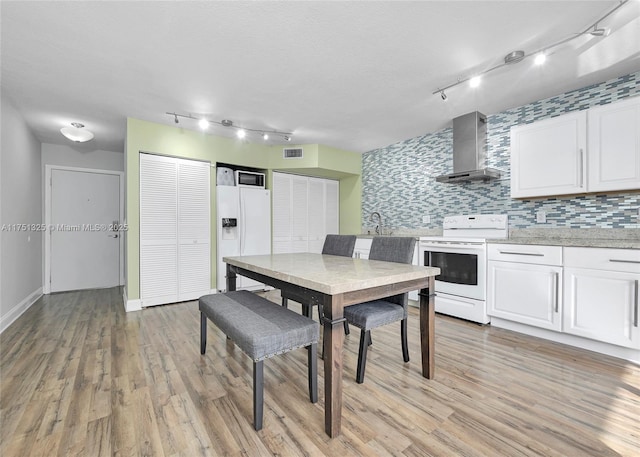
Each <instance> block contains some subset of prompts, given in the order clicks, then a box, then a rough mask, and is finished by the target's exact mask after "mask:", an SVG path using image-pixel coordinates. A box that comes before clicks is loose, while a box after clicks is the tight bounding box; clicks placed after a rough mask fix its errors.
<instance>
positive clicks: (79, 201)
mask: <svg viewBox="0 0 640 457" xmlns="http://www.w3.org/2000/svg"><path fill="white" fill-rule="evenodd" d="M119 219H120V175H117V174H107V173H103V172H99V171H95V172H92V171H88V170H62V169H52V170H51V219H50V220H51V225H52V229H51V231H50V236H51V240H50V242H51V244H50V246H51V260H50V283H51V287H50V290H51V292H60V291H65V290H79V289H93V288H99V287H114V286H118V285H119V284H120V233H119V232H118V231H117V227H114V224H115V225H118V224H119V223H120V222H121V221H119ZM114 228H115V229H116V230H115V231H114Z"/></svg>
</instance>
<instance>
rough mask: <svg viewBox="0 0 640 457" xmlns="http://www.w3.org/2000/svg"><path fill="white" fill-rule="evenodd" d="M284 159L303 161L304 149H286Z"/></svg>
mask: <svg viewBox="0 0 640 457" xmlns="http://www.w3.org/2000/svg"><path fill="white" fill-rule="evenodd" d="M282 157H283V158H285V159H302V148H284V149H283V150H282Z"/></svg>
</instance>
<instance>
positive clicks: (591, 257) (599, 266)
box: [564, 247, 640, 274]
mask: <svg viewBox="0 0 640 457" xmlns="http://www.w3.org/2000/svg"><path fill="white" fill-rule="evenodd" d="M564 265H565V267H577V268H590V269H593V270H609V271H624V272H629V273H639V274H640V250H639V249H605V248H572V247H567V248H564Z"/></svg>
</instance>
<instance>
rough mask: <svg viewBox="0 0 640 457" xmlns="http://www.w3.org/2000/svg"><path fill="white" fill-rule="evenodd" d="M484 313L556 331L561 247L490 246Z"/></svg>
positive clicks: (559, 317) (560, 300)
mask: <svg viewBox="0 0 640 457" xmlns="http://www.w3.org/2000/svg"><path fill="white" fill-rule="evenodd" d="M488 258H489V262H488V266H489V269H488V270H489V271H488V275H487V280H488V288H487V302H488V307H487V313H488V314H489V315H490V316H494V317H498V318H502V319H507V320H511V321H516V322H520V323H523V324H527V325H533V326H536V327H540V328H546V329H549V330H557V331H560V330H561V327H562V319H561V316H562V293H561V290H562V266H561V265H562V248H561V247H557V246H521V245H518V246H515V245H490V246H489V248H488Z"/></svg>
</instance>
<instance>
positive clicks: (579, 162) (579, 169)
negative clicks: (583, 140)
mask: <svg viewBox="0 0 640 457" xmlns="http://www.w3.org/2000/svg"><path fill="white" fill-rule="evenodd" d="M578 164H579V165H578V178H579V182H580V186H579V187H582V186H583V184H584V183H583V177H582V175H583V173H582V170H583V169H584V151H583V149H582V148H580V155H579V161H578Z"/></svg>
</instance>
